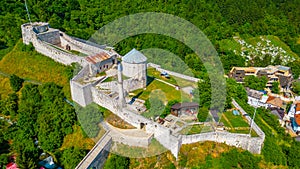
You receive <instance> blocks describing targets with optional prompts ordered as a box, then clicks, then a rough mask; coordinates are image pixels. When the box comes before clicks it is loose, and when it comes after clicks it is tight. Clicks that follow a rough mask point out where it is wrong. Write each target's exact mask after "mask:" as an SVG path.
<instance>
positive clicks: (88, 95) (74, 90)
mask: <svg viewBox="0 0 300 169" xmlns="http://www.w3.org/2000/svg"><path fill="white" fill-rule="evenodd" d="M88 71H89V69H88V66H85V67H83V68H82V69H81V71H80V72H79V73H78V74H77V75H76V76H74V77H73V78H72V79H71V81H70V87H71V95H72V99H73V100H74V101H75V102H76V103H78V104H79V105H81V106H86V105H88V104H90V103H92V102H93V98H92V92H91V88H92V86H93V85H92V84H91V83H88V84H83V83H80V79H81V80H83V78H84V76H85V75H86V74H87V73H88Z"/></svg>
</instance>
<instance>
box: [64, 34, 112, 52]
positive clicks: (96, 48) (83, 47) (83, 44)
mask: <svg viewBox="0 0 300 169" xmlns="http://www.w3.org/2000/svg"><path fill="white" fill-rule="evenodd" d="M60 34H61V35H62V36H60V41H61V45H62V46H66V45H67V44H68V45H69V46H70V47H71V50H77V51H79V52H81V53H85V54H88V55H95V54H97V53H100V52H106V53H107V51H106V50H104V48H105V47H106V46H100V45H97V44H93V43H91V42H87V41H85V40H82V39H78V38H74V37H70V36H69V35H67V34H65V33H64V32H60Z"/></svg>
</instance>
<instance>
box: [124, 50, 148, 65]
mask: <svg viewBox="0 0 300 169" xmlns="http://www.w3.org/2000/svg"><path fill="white" fill-rule="evenodd" d="M122 60H123V61H124V62H127V63H143V62H146V61H147V58H146V56H144V55H143V54H142V53H141V52H139V51H138V50H136V49H132V50H131V51H130V52H128V53H127V54H126V55H125V56H123V58H122Z"/></svg>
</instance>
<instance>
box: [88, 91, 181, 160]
mask: <svg viewBox="0 0 300 169" xmlns="http://www.w3.org/2000/svg"><path fill="white" fill-rule="evenodd" d="M92 93H93V99H94V102H95V103H97V104H98V105H100V106H103V107H105V108H107V109H109V110H110V111H112V112H113V113H114V114H116V115H118V116H119V117H120V118H122V119H123V120H125V121H126V122H128V123H130V124H131V125H133V126H134V127H137V128H140V127H141V123H143V124H144V125H145V131H146V132H147V133H153V134H154V138H155V139H157V140H158V141H159V142H160V143H161V144H162V145H163V146H164V147H165V148H167V149H169V150H170V151H171V152H172V154H173V155H174V156H175V157H177V156H178V152H179V149H180V146H181V139H180V138H178V137H176V136H173V135H172V134H171V131H170V130H169V129H168V128H166V127H164V126H161V125H160V124H158V123H156V122H153V121H151V120H150V119H147V118H145V117H143V116H141V115H139V114H136V113H134V112H132V111H130V110H128V109H126V108H124V109H123V110H122V111H121V110H120V109H119V106H118V101H117V100H114V99H112V98H110V97H109V96H108V95H106V94H104V93H102V92H100V91H98V90H97V89H96V88H94V87H92ZM119 141H120V142H121V141H122V140H119ZM148 141H149V142H150V140H148ZM134 143H135V144H137V142H134Z"/></svg>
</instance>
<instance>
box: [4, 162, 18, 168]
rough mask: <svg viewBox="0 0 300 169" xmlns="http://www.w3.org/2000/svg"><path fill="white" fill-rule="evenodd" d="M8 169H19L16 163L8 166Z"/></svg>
mask: <svg viewBox="0 0 300 169" xmlns="http://www.w3.org/2000/svg"><path fill="white" fill-rule="evenodd" d="M6 169H18V166H17V164H16V163H13V162H11V163H8V164H7V165H6Z"/></svg>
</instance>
